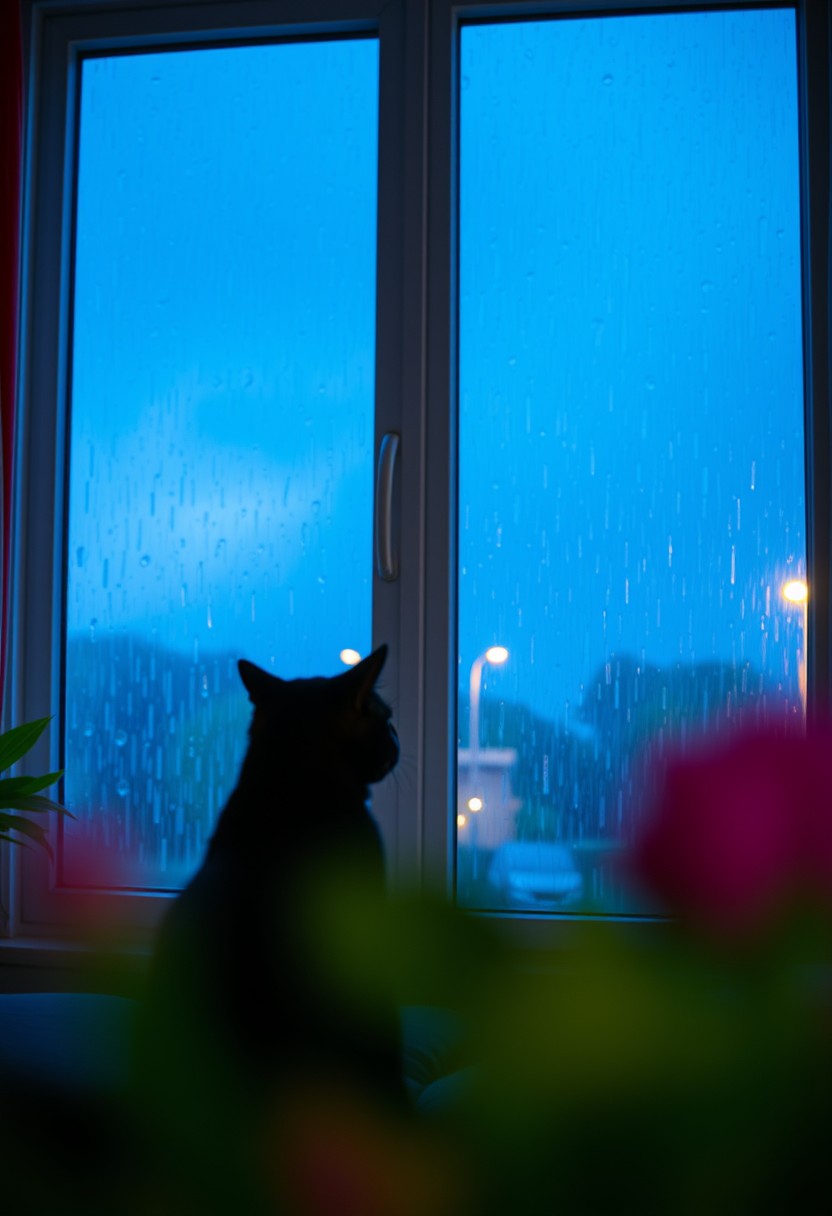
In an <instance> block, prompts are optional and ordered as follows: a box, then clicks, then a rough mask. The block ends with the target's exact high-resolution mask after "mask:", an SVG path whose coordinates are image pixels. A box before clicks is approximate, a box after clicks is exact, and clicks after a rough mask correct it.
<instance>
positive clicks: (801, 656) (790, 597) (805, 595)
mask: <svg viewBox="0 0 832 1216" xmlns="http://www.w3.org/2000/svg"><path fill="white" fill-rule="evenodd" d="M780 594H781V595H782V597H783V599H784V600H785V601H786V603H787V604H793V605H794V606H795V607H796V608H802V609H803V612H802V620H801V624H802V626H803V629H802V632H801V638H800V649H799V650H798V652H797V654H798V668H797V685H798V688H799V690H800V700H801V701H802V702H803V712H804V714H805V713H806V642H807V638H808V634H809V584H808V583H807V582H806V581H805V580H804V579H802V578H790V579H789V580H788V582H786V583H784V584H783V586H782V587H781V588H780Z"/></svg>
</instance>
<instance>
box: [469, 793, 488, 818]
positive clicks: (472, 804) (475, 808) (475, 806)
mask: <svg viewBox="0 0 832 1216" xmlns="http://www.w3.org/2000/svg"><path fill="white" fill-rule="evenodd" d="M483 806H484V803H483V800H482V798H477V797H474V798H469V799H468V810H469V811H470V812H471V814H472V815H476V814H477V813H478V812H479V811H481V810H482V808H483Z"/></svg>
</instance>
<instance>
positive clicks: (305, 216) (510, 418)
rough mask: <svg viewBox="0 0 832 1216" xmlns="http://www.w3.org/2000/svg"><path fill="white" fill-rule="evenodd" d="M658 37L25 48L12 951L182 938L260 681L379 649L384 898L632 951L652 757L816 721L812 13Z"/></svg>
mask: <svg viewBox="0 0 832 1216" xmlns="http://www.w3.org/2000/svg"><path fill="white" fill-rule="evenodd" d="M635 7H636V6H631V5H628V4H627V3H624V2H622V3H619V4H615V5H611V6H610V7H609V8H608V9H606V10H604V11H603V12H594V13H593V14H592V15H587V14H586V13H585V12H584V11H582V10H583V8H584V6H582V5H581V4H579V3H574V4H571V5H570V4H568V3H553V4H552V5H551V6H550V7H549V8H547V7H546V6H539V8H536V9H535V12H534V13H533V14H529V13H528V12H527V11H526V9H525V6H523V5H514V4H512V3H511V2H507V3H503V4H493V5H492V4H489V3H482V4H478V5H469V4H466V3H462V4H457V5H451V4H450V3H448V0H433V2H432V3H430V4H427V3H421V2H418V3H417V2H416V0H393V3H381V2H380V0H378V2H377V0H351V2H349V3H336V2H335V0H314V2H313V3H311V4H308V5H304V6H303V13H302V16H298V13H297V8H296V6H294V5H292V4H290V3H288V0H285V2H284V0H256V2H254V3H252V4H250V5H246V6H239V5H230V4H212V5H200V4H197V5H188V6H182V7H181V8H180V7H178V6H170V5H162V4H154V3H152V2H148V3H146V4H143V3H140V4H138V5H132V6H130V7H124V6H122V5H121V4H120V3H116V2H109V0H101V2H100V3H93V4H85V5H83V6H82V5H78V6H76V5H75V4H73V3H71V2H67V3H58V4H54V3H39V2H38V0H33V3H32V4H31V5H30V6H29V11H30V15H31V31H30V32H31V45H32V47H33V58H32V64H33V71H32V75H31V80H30V98H29V101H30V116H31V117H30V126H29V149H28V161H27V164H28V175H27V187H26V197H25V214H26V238H27V239H26V249H27V255H26V263H25V274H24V309H23V316H24V320H25V325H24V335H23V337H24V349H23V352H22V354H23V357H22V359H21V368H22V374H21V397H20V399H21V416H22V418H23V420H24V425H22V426H21V428H20V433H21V443H20V451H19V454H18V455H19V462H18V469H19V477H18V519H19V528H18V539H17V559H16V560H17V566H16V571H17V579H16V594H17V604H16V612H15V618H14V630H15V633H14V644H13V650H12V654H13V657H14V662H13V666H14V671H13V679H14V683H13V694H14V695H13V698H12V701H11V713H13V715H14V717H15V718H16V719H17V720H20V719H21V718H23V717H34V716H36V715H39V714H42V713H44V712H49V711H50V710H55V711H56V718H55V722H54V730H53V733H52V738H51V742H50V743H49V747H51V751H52V758H57V757H60V758H61V761H62V763H63V764H64V765H65V767H66V769H67V777H66V783H65V790H64V794H65V797H66V798H68V799H69V800H70V801H71V802H73V803H74V804H75V807H76V808H77V809H78V810H79V811H80V812H81V814H80V818H79V823H78V824H77V825H73V826H72V828H71V829H69V830H67V832H66V833H65V835H64V838H63V839H62V840H61V841H59V842H58V843H59V858H60V864H59V865H58V866H57V867H55V868H54V869H52V870H50V869H49V868H48V867H47V865H46V863H45V861H44V859H42V858H36V857H31V858H30V857H27V858H26V859H25V866H24V867H23V870H24V872H23V875H22V882H21V883H20V884H19V899H18V907H17V926H18V929H19V931H20V932H31V933H38V932H41V933H43V932H47V931H49V930H50V926H54V925H55V924H56V923H60V922H61V921H62V920H64V919H66V918H67V917H70V916H71V908H72V905H73V899H74V897H75V892H76V890H77V888H79V887H80V886H87V887H89V886H92V887H93V888H95V891H96V895H95V898H97V899H100V900H101V901H102V904H103V905H105V906H106V908H107V910H108V915H113V916H119V917H121V918H123V919H124V920H125V921H127V922H130V923H139V922H143V923H145V924H148V925H149V924H152V923H154V921H155V919H156V918H157V917H158V914H159V911H158V909H159V905H160V904H161V903H162V902H163V899H164V895H163V892H164V891H165V890H166V889H170V888H175V887H176V886H177V885H178V884H179V883H181V882H182V881H184V880H185V878H186V877H187V874H188V873H189V872H190V870H191V869H192V868H193V866H194V865H195V864H196V862H197V860H198V857H199V854H200V849H201V847H202V844H203V842H204V840H205V837H206V835H207V834H208V833H209V832H210V826H211V819H212V816H213V815H214V814H215V813H216V811H217V810H218V809H219V806H220V805H221V803H222V800H223V797H224V795H225V794H227V792H228V790H229V788H230V783H231V781H232V780H233V772H234V767H235V764H236V754H235V751H234V747H233V746H226V745H225V744H223V745H222V746H220V744H219V742H218V739H219V737H220V736H222V737H229V736H236V738H237V740H238V746H239V739H240V736H241V732H242V723H243V722H244V721H245V715H246V713H247V707H246V703H245V700H244V698H243V697H242V696H241V695H240V693H239V692H238V691H237V689H236V688H235V677H234V671H233V664H234V659H235V658H236V657H237V655H238V653H245V654H246V655H247V657H250V658H253V659H254V660H255V661H259V662H261V663H262V664H263V665H264V666H267V667H269V666H273V667H274V669H275V670H278V671H281V672H283V673H287V674H300V673H301V672H302V671H311V670H317V671H327V670H329V671H335V670H337V668H338V665H339V657H338V655H339V651H340V650H341V649H342V648H343V647H348V646H349V647H354V648H356V649H359V650H363V649H364V648H366V647H368V646H369V645H370V644H371V642H372V641H381V640H386V641H388V642H389V643H390V645H391V655H392V659H393V662H392V664H391V666H390V668H389V671H388V672H387V673H386V676H387V679H386V687H387V692H388V695H389V696H390V697H391V699H392V700H393V702H394V704H395V708H396V716H397V719H398V723H399V727H400V735H401V738H402V740H403V746H404V761H403V764H402V767H401V773H400V779H399V781H398V782H397V783H392V782H388V783H385V784H384V785H383V786H382V787H380V788H379V790H378V791H377V794H376V796H375V798H374V808H375V810H376V812H377V815H378V817H379V819H380V821H381V824H382V828H383V832H384V835H385V838H386V842H387V852H388V859H389V864H390V868H391V870H392V872H393V875H394V879H395V880H396V881H402V882H404V881H412V880H413V879H414V878H415V879H416V880H417V881H419V882H421V883H424V884H429V885H432V886H436V885H438V886H439V887H440V888H442V889H445V890H455V892H456V895H457V897H458V898H459V900H460V902H462V903H463V904H465V905H467V906H470V907H475V908H482V909H488V910H494V909H496V910H501V911H504V912H514V913H518V914H520V919H523V918H527V917H528V916H529V915H530V914H537V913H551V912H553V911H558V910H561V911H567V912H575V911H581V910H584V909H586V908H587V907H590V906H591V907H592V908H593V909H594V910H599V911H602V912H611V913H622V912H626V913H628V914H640V913H643V912H649V909H647V908H645V907H643V906H641V905H639V904H638V903H637V902H636V903H634V902H633V899H632V895H631V893H629V892H626V891H624V890H623V889H620V888H619V887H617V886H616V885H615V884H614V883H613V882H611V880H610V877H609V874H610V864H609V863H610V860H611V858H612V856H613V854H614V853H615V851H616V850H617V849H619V848H620V847H621V846H622V845H624V844H626V839H627V834H628V832H629V831H630V830H631V827H632V824H633V822H634V814H635V812H634V810H633V807H634V805H635V792H636V789H637V784H636V783H637V778H638V763H639V762H638V747H637V744H640V743H642V742H644V741H646V740H648V739H649V740H652V741H653V742H654V744H656V745H660V744H661V741H662V739H666V738H669V737H670V736H672V735H678V733H679V732H680V731H681V730H682V729H684V730H685V731H689V730H694V729H698V728H699V726H700V725H701V724H702V723H703V722H705V721H706V720H710V719H712V718H713V717H714V715H716V716H717V717H723V718H724V716H725V715H727V714H731V713H733V711H734V706H735V702H736V699H737V698H739V700H743V699H744V698H745V699H750V698H759V697H764V698H766V699H768V700H770V701H774V702H776V703H777V704H778V705H780V706H781V708H782V711H783V712H784V713H791V714H800V713H802V712H803V709H804V705H805V703H806V700H807V699H808V701H809V703H810V704H811V702H812V698H813V697H816V696H817V695H818V694H819V693H820V692H822V690H823V689H824V688H825V687H826V684H827V682H828V681H827V676H826V670H825V668H826V662H827V655H828V630H827V626H826V622H825V617H824V611H825V607H824V606H825V604H826V600H827V596H826V590H825V589H826V587H827V583H828V550H829V539H830V538H829V535H828V527H827V523H826V520H827V518H828V517H829V502H828V467H827V465H828V453H827V450H826V448H825V446H824V442H825V441H824V436H825V435H826V433H827V432H826V427H827V423H826V409H827V383H826V370H825V360H826V335H825V329H824V326H825V321H826V317H827V315H828V313H827V303H826V300H827V268H826V240H827V235H826V225H827V211H828V198H827V185H826V181H827V177H828V174H827V173H826V167H827V166H828V101H827V97H828V54H827V52H826V49H825V48H826V45H827V42H826V39H827V35H828V30H827V24H826V23H827V15H826V11H825V6H823V5H815V4H813V3H811V0H806V2H801V3H798V4H796V5H787V4H785V5H780V6H770V5H766V4H757V5H753V4H740V5H733V6H730V8H725V7H724V6H720V5H717V4H712V3H703V4H702V5H700V6H696V5H693V6H691V5H685V6H678V5H675V4H672V3H669V4H665V5H662V6H658V5H657V6H649V5H648V6H645V5H641V6H638V11H633V12H630V11H629V9H630V8H633V9H635ZM646 8H647V9H649V10H650V11H645V9H646ZM677 9H678V10H680V11H676V10H677ZM682 10H683V11H682ZM804 419H805V424H804ZM389 436H395V437H396V438H397V439H398V440H399V443H398V445H396V444H393V443H391V442H390V441H389V438H388V437H389ZM395 451H398V458H397V460H396V461H395V467H394V468H393V482H392V484H393V492H392V497H391V500H390V503H389V506H390V510H389V511H388V510H387V507H388V503H387V501H386V499H385V496H384V495H380V494H379V493H378V490H377V489H376V481H377V478H378V476H379V472H380V469H379V465H380V463H381V462H382V460H383V456H384V455H385V454H386V455H387V456H389V455H390V454H391V453H392V452H395ZM805 451H808V452H809V454H810V459H809V460H808V462H807V461H806V460H805V456H804V453H805ZM806 470H808V474H807V471H806ZM388 471H389V470H388ZM807 487H808V493H807ZM44 503H46V504H48V509H46V510H44V509H43V504H44ZM374 532H375V534H376V535H375V538H374ZM382 534H384V536H388V535H389V539H390V541H391V543H392V545H393V549H394V554H395V559H396V561H395V566H396V570H395V572H394V571H391V570H385V569H383V568H381V567H380V566H379V564H378V562H377V561H376V557H375V552H374V547H375V546H374V539H375V540H378V539H379V537H380V536H381V535H382ZM790 577H794V578H799V579H804V578H806V579H808V581H809V583H810V585H811V587H812V596H811V599H810V601H809V604H808V606H804V605H798V606H797V607H794V606H790V605H789V604H788V603H787V602H786V601H784V600H783V599H782V598H781V595H780V591H781V588H782V585H783V584H784V583H785V582H786V580H787V578H790ZM807 635H808V636H807ZM809 640H810V641H811V645H807V642H808V641H809ZM807 654H808V660H807ZM102 656H103V657H102ZM472 745H473V746H472ZM46 746H47V744H46V742H45V743H44V747H45V748H46ZM47 762H48V761H47ZM91 846H94V847H93V848H92V853H91ZM113 846H115V848H114V849H113ZM99 847H104V854H105V860H104V861H102V860H101V858H100V857H99V856H98V854H97V850H98V849H99ZM113 856H115V857H117V858H119V859H120V860H119V866H120V868H119V869H118V870H117V871H114V870H113Z"/></svg>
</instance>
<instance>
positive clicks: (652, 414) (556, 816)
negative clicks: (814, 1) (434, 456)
mask: <svg viewBox="0 0 832 1216" xmlns="http://www.w3.org/2000/svg"><path fill="white" fill-rule="evenodd" d="M459 81H460V84H459V88H460V94H459V99H460V214H459V232H460V237H459V249H460V261H459V302H458V306H459V409H460V441H459V451H460V495H459V563H460V567H459V637H460V668H459V685H460V689H459V746H460V750H459V762H458V805H457V808H456V813H457V842H458V884H459V885H458V890H459V897H460V899H461V901H462V902H463V903H465V904H468V905H472V906H477V907H502V908H506V907H507V908H511V909H515V910H519V911H522V910H527V911H528V910H543V911H551V910H555V909H559V908H567V909H569V908H572V909H575V908H580V907H588V908H595V909H599V910H613V911H620V910H636V911H642V910H646V909H644V908H643V907H641V906H640V905H638V903H635V904H634V903H633V895H632V893H631V892H627V891H626V890H625V889H624V887H623V886H622V885H621V884H620V882H618V881H617V880H616V878H615V869H614V867H615V862H616V858H617V857H618V856H619V855H620V852H621V849H622V848H624V847H626V843H627V841H628V840H629V839H630V838H631V836H632V833H633V831H634V830H635V829H636V827H637V825H638V822H639V817H640V815H641V814H642V812H643V808H644V807H645V805H646V804H647V800H648V799H649V795H650V786H651V782H650V775H651V773H652V772H654V771H655V769H654V768H653V766H652V763H651V762H648V761H647V760H646V759H645V754H646V751H647V749H648V748H650V749H651V755H652V756H653V757H654V758H655V757H656V756H660V755H661V754H662V752H666V750H667V748H668V747H669V746H677V745H681V746H684V744H685V742H686V740H689V739H690V738H692V737H695V736H696V735H697V733H699V732H701V731H702V730H704V729H706V728H708V727H713V726H715V725H717V724H718V725H719V726H720V727H721V728H722V729H726V728H727V727H728V726H730V724H731V722H732V721H735V720H736V716H737V714H738V712H740V711H744V712H756V711H757V710H760V709H763V708H765V711H766V712H767V713H769V714H775V715H782V716H784V717H789V716H792V717H793V716H795V715H800V714H801V712H802V702H803V698H804V697H805V671H806V666H805V665H806V653H805V606H804V605H803V604H801V603H799V602H798V603H795V602H793V601H790V600H789V599H787V598H785V597H784V596H783V594H782V589H783V587H784V585H785V584H786V583H787V582H788V580H790V579H802V578H804V577H805V525H804V510H805V504H804V440H803V382H802V332H801V278H800V234H799V199H798V191H799V178H798V141H797V134H798V126H797V88H796V51H795V16H794V13H793V12H792V11H789V10H785V9H784V10H776V9H768V10H760V11H742V12H739V11H735V12H707V13H702V12H700V13H685V14H662V15H656V14H653V15H639V16H621V17H606V18H595V19H581V20H563V21H528V22H513V23H510V24H508V23H507V24H477V25H471V26H467V27H464V28H463V31H462V38H461V65H460V73H459ZM495 645H498V646H501V647H503V648H504V649H505V650H506V651H508V655H507V657H502V658H501V660H500V661H497V662H494V661H493V660H492V659H490V658H488V657H487V656H486V652H487V651H488V649H489V648H490V647H492V646H495Z"/></svg>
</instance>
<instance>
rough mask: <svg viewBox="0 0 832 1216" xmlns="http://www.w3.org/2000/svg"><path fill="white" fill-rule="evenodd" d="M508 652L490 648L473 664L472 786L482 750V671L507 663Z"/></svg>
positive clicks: (470, 703)
mask: <svg viewBox="0 0 832 1216" xmlns="http://www.w3.org/2000/svg"><path fill="white" fill-rule="evenodd" d="M507 658H508V651H507V650H506V648H505V646H489V648H488V650H486V651H485V653H484V654H481V655H478V656H477V658H476V659H474V661H473V663H472V664H471V682H470V685H469V697H468V746H469V748H470V749H471V784H472V785H473V784H474V782H475V778H476V772H477V753H478V752H479V750H480V690H481V688H482V669H483V668H484V667H485V665H486V663H492V664H493V665H494V666H496V667H498V666H499V665H500V664H501V663H505V661H506V659H507Z"/></svg>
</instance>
